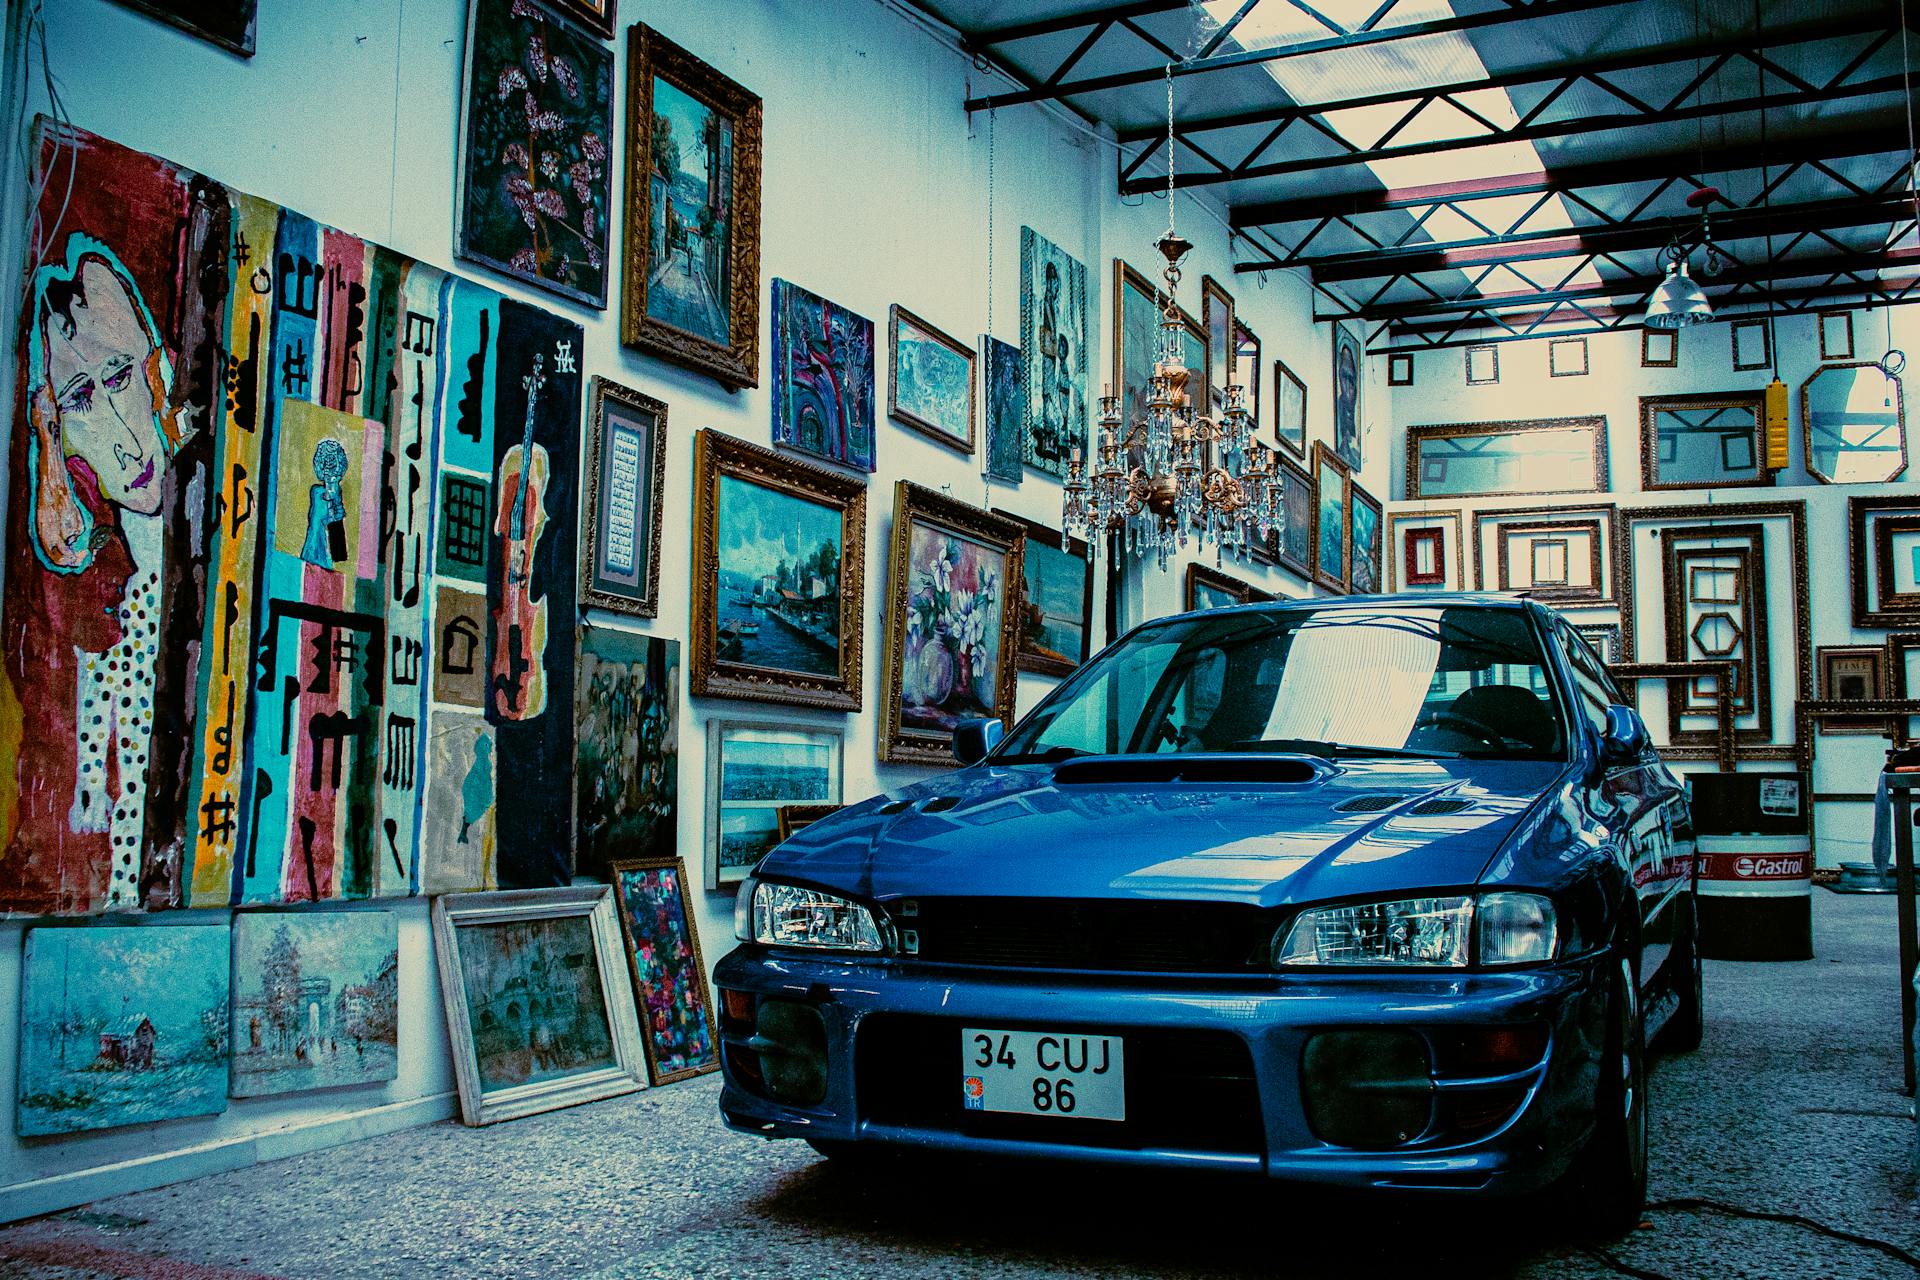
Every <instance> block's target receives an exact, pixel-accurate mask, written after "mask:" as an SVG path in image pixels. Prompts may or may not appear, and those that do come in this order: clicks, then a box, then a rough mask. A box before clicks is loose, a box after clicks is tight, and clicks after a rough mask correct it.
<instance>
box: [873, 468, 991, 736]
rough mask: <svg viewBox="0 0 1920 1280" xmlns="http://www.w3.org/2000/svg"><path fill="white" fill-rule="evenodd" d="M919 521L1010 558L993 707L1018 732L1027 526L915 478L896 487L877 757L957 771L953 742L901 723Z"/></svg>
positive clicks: (901, 482) (889, 563)
mask: <svg viewBox="0 0 1920 1280" xmlns="http://www.w3.org/2000/svg"><path fill="white" fill-rule="evenodd" d="M916 523H918V524H927V525H931V526H933V527H935V528H939V529H944V530H945V531H946V532H948V533H951V534H954V535H956V536H958V537H962V538H965V539H967V540H968V541H971V542H977V543H983V544H985V545H986V546H988V547H990V548H992V549H994V550H996V551H1000V552H1002V553H1003V554H1004V555H1005V556H1006V569H1005V575H1006V576H1005V581H1004V582H1003V583H1002V584H1001V605H1000V663H999V668H1000V669H999V670H998V671H997V672H995V681H994V706H995V708H996V709H997V710H998V711H999V713H1000V715H999V718H1000V721H1001V723H1002V724H1004V725H1006V726H1007V727H1008V728H1012V727H1013V696H1014V683H1015V670H1016V668H1017V666H1018V663H1019V651H1020V635H1019V632H1018V630H1017V629H1016V625H1015V623H1016V618H1015V614H1014V610H1013V608H1012V601H1013V600H1014V599H1015V598H1016V596H1015V594H1014V593H1015V592H1016V591H1017V590H1018V588H1017V586H1016V584H1017V583H1020V582H1023V581H1024V578H1023V577H1022V576H1021V575H1022V573H1023V556H1024V555H1025V552H1026V537H1027V534H1026V530H1025V528H1023V527H1022V526H1021V525H1019V524H1016V523H1015V522H1013V521H1012V520H1007V519H1004V518H1002V517H1000V516H997V515H994V514H993V513H992V512H989V511H982V510H981V509H980V508H978V507H973V506H968V505H967V504H966V503H964V502H960V501H958V500H957V499H954V498H949V497H947V496H946V495H945V494H943V493H936V492H935V491H934V490H932V489H925V488H922V487H921V486H919V485H917V484H914V483H913V482H912V481H911V480H901V481H898V482H897V483H895V485H894V487H893V546H892V553H891V555H890V556H889V558H888V573H887V660H886V663H887V664H886V671H885V673H884V675H883V677H882V684H881V689H882V692H881V699H882V702H883V703H884V704H885V705H884V714H885V719H884V721H883V723H882V725H881V731H880V742H879V756H880V759H881V760H882V761H883V762H884V763H887V764H926V765H942V766H946V767H949V768H951V767H952V766H953V765H954V764H955V763H956V761H955V760H954V758H953V751H952V743H951V740H950V739H949V738H948V737H947V736H944V735H936V734H933V733H930V732H928V731H926V730H922V729H906V728H902V727H901V723H900V695H901V677H902V675H903V674H904V671H905V667H906V655H907V601H908V599H909V588H910V586H911V584H910V583H909V582H908V580H907V579H908V575H909V573H910V572H911V570H912V559H913V529H914V526H915V524H916Z"/></svg>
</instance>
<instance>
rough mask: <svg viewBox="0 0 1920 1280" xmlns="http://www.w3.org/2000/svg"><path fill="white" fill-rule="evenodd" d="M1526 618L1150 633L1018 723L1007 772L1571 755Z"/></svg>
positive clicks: (1254, 614)
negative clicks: (1290, 759) (1261, 759)
mask: <svg viewBox="0 0 1920 1280" xmlns="http://www.w3.org/2000/svg"><path fill="white" fill-rule="evenodd" d="M1564 725H1565V721H1564V718H1563V717H1562V715H1561V710H1560V703H1559V698H1558V695H1557V694H1556V693H1555V691H1554V687H1553V683H1552V681H1551V680H1550V679H1549V677H1548V675H1547V670H1546V664H1545V662H1544V659H1543V657H1542V653H1541V648H1540V641H1539V640H1538V638H1537V637H1536V635H1535V632H1534V628H1533V627H1532V625H1531V624H1530V623H1529V621H1528V618H1527V615H1526V613H1525V612H1524V611H1523V610H1520V609H1512V608H1495V607H1488V606H1485V605H1445V606H1440V605H1436V606H1432V607H1420V606H1415V607H1399V606H1396V607H1393V608H1382V607H1373V606H1365V605H1338V606H1328V607H1323V608H1316V609H1300V608H1293V609H1273V610H1230V611H1222V612H1217V613H1203V614H1198V615H1189V616H1186V617H1180V618H1172V619H1169V620H1167V621H1165V622H1159V623H1150V624H1148V625H1146V626H1143V627H1141V628H1140V629H1138V630H1136V631H1134V632H1133V633H1132V634H1130V635H1129V636H1127V637H1126V638H1125V639H1124V640H1122V641H1121V642H1120V643H1119V644H1117V645H1115V646H1114V647H1113V648H1112V649H1110V650H1108V651H1107V652H1106V653H1104V654H1102V655H1101V656H1100V657H1099V658H1098V659H1096V660H1095V661H1093V662H1091V663H1089V664H1088V665H1087V666H1086V667H1085V668H1083V669H1082V670H1081V671H1080V672H1079V673H1078V674H1076V675H1075V676H1074V678H1073V679H1072V680H1070V681H1069V682H1068V683H1067V684H1065V685H1063V686H1062V687H1061V688H1060V689H1059V690H1058V691H1056V692H1055V693H1054V694H1053V696H1052V697H1050V698H1048V699H1047V701H1046V702H1044V703H1042V704H1041V706H1040V707H1039V708H1038V709H1037V710H1036V711H1035V712H1034V713H1033V714H1032V715H1031V716H1029V717H1028V718H1027V719H1026V720H1025V721H1024V722H1023V723H1022V724H1021V725H1020V726H1019V727H1018V728H1016V729H1015V730H1014V731H1013V733H1012V734H1011V735H1009V736H1008V738H1007V740H1006V741H1005V742H1003V743H1002V744H1001V745H1000V748H999V749H998V750H997V751H995V752H994V754H993V758H994V761H995V762H996V763H1001V764H1014V763H1020V762H1023V761H1035V760H1062V759H1067V758H1070V757H1072V756H1077V755H1152V754H1155V753H1160V752H1170V751H1212V752H1256V751H1287V752H1301V753H1304V754H1309V755H1319V756H1328V757H1333V756H1417V757H1427V758H1435V759H1446V758H1452V757H1461V756H1476V757H1514V758H1524V759H1529V760H1562V759H1565V758H1566V730H1565V727H1564Z"/></svg>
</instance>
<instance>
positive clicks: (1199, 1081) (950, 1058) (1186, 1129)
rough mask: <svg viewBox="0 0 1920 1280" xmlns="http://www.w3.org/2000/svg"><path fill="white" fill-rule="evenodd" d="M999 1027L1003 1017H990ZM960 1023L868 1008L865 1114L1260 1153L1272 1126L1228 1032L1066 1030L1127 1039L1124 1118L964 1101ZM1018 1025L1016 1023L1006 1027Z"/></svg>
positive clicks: (1017, 1135)
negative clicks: (976, 1107)
mask: <svg viewBox="0 0 1920 1280" xmlns="http://www.w3.org/2000/svg"><path fill="white" fill-rule="evenodd" d="M991 1021H992V1025H994V1026H995V1027H996V1028H998V1027H1003V1026H1005V1025H1006V1024H1005V1023H1002V1022H999V1021H997V1020H991ZM961 1025H962V1024H961V1023H960V1022H959V1021H958V1020H956V1019H953V1018H926V1017H919V1016H915V1015H908V1014H884V1013H879V1014H869V1015H868V1016H867V1017H865V1018H863V1019H861V1021H860V1026H859V1030H858V1031H857V1032H856V1033H855V1035H854V1072H855V1076H854V1087H855V1091H856V1092H855V1097H856V1100H857V1103H858V1105H859V1109H860V1115H861V1118H862V1119H863V1120H868V1121H872V1122H873V1123H876V1124H882V1125H900V1126H910V1127H913V1128H923V1129H939V1130H945V1131H948V1132H953V1133H962V1134H965V1135H967V1136H969V1137H979V1138H1001V1139H1007V1140H1011V1141H1017V1142H1066V1143H1074V1144H1077V1145H1081V1146H1091V1147H1116V1148H1127V1149H1135V1150H1139V1149H1162V1150H1179V1151H1213V1152H1225V1153H1229V1154H1253V1155H1261V1154H1264V1153H1265V1151H1266V1131H1265V1128H1264V1127H1263V1125H1262V1122H1261V1118H1260V1092H1259V1088H1258V1086H1257V1084H1256V1083H1255V1081H1254V1078H1253V1055H1252V1053H1251V1052H1249V1051H1248V1049H1247V1044H1246V1041H1244V1040H1242V1039H1241V1038H1240V1037H1238V1036H1236V1035H1233V1034H1231V1033H1228V1032H1225V1031H1202V1030H1188V1029H1179V1030H1161V1029H1151V1030H1136V1029H1127V1028H1121V1029H1118V1030H1116V1029H1114V1028H1104V1027H1084V1028H1063V1027H1060V1026H1058V1025H1057V1024H1048V1027H1047V1029H1048V1030H1050V1031H1059V1030H1074V1031H1083V1030H1084V1031H1086V1032H1089V1033H1091V1034H1098V1035H1115V1034H1118V1035H1120V1036H1122V1037H1123V1039H1124V1040H1125V1042H1126V1076H1127V1078H1126V1089H1127V1118H1126V1119H1125V1120H1122V1121H1111V1120H1075V1119H1071V1118H1068V1117H1059V1116H1019V1115H1002V1114H999V1113H997V1112H984V1111H968V1110H967V1109H966V1108H965V1106H964V1105H963V1104H962V1102H961V1090H960V1082H961V1070H960V1064H961V1052H960V1032H961ZM1009 1029H1011V1028H1009Z"/></svg>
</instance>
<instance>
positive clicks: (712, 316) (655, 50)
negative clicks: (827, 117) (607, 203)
mask: <svg viewBox="0 0 1920 1280" xmlns="http://www.w3.org/2000/svg"><path fill="white" fill-rule="evenodd" d="M626 93H627V156H626V178H627V185H626V199H627V244H626V254H625V261H624V270H623V273H622V286H623V290H622V310H621V318H620V340H621V341H622V342H624V343H626V344H627V345H628V346H630V347H633V348H635V349H637V350H640V351H644V352H647V353H648V354H649V355H655V356H659V357H660V358H662V359H664V360H670V361H672V362H674V363H675V364H679V365H683V366H685V367H686V368H689V369H693V370H695V371H696V372H699V373H704V374H707V375H708V376H709V377H712V378H713V379H715V380H716V381H718V382H719V383H720V384H721V385H722V386H725V387H731V388H735V389H738V388H741V387H757V386H759V385H760V99H759V98H758V97H756V96H755V95H754V94H752V93H749V92H748V91H747V90H746V89H745V88H744V87H742V86H741V85H739V84H737V83H735V82H734V81H732V80H730V79H728V78H727V77H726V76H724V75H721V74H720V73H719V72H718V71H716V70H714V69H713V68H712V67H710V66H708V65H707V64H706V63H704V62H702V61H701V60H700V59H699V58H696V57H694V56H693V55H692V54H691V53H688V52H687V51H686V50H685V49H682V48H681V47H680V46H679V45H677V44H675V43H673V42H672V41H671V40H668V39H667V38H666V37H664V36H662V35H661V34H660V33H659V32H658V31H654V30H652V29H651V28H649V27H646V26H643V25H641V24H639V23H635V24H634V25H633V26H632V27H631V28H629V30H628V32H627V79H626Z"/></svg>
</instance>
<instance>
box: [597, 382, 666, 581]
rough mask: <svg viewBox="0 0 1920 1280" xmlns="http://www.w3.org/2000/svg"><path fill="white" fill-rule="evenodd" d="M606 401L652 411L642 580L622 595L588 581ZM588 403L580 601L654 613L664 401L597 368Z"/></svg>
mask: <svg viewBox="0 0 1920 1280" xmlns="http://www.w3.org/2000/svg"><path fill="white" fill-rule="evenodd" d="M608 401H612V402H613V403H615V404H617V405H619V406H620V407H621V408H623V409H626V410H627V411H628V412H629V413H634V414H643V415H651V416H652V418H653V431H652V432H651V445H652V454H653V456H652V458H650V459H649V458H642V459H641V460H640V468H641V470H642V471H643V472H645V473H646V474H647V475H648V477H649V480H648V488H647V495H648V498H649V500H650V501H649V504H648V505H649V506H651V507H652V510H651V511H649V512H643V513H642V523H643V524H644V525H645V529H644V532H643V534H642V537H643V538H644V539H645V541H646V546H647V573H646V581H645V582H643V583H642V584H641V585H640V588H639V593H638V594H637V595H621V594H619V593H617V592H613V591H607V590H603V589H602V588H599V587H596V586H594V585H593V584H594V582H595V580H596V579H597V578H598V577H599V569H600V534H601V533H602V530H601V528H600V477H601V471H602V466H601V463H602V459H603V457H604V455H605V451H606V426H607V424H606V413H607V402H608ZM587 404H588V406H589V407H588V410H587V452H586V476H585V477H584V480H583V490H584V497H585V504H584V510H583V515H582V525H581V536H580V603H581V605H582V606H586V605H594V606H597V607H599V608H602V609H611V610H613V611H614V612H616V613H625V614H631V615H632V616H633V617H636V618H652V617H656V616H658V614H659V612H660V522H661V517H662V514H663V505H662V503H661V501H660V495H661V492H662V490H663V488H664V486H665V485H666V482H667V406H666V404H665V403H664V402H663V401H660V400H655V399H654V398H653V397H652V396H649V395H642V394H641V393H640V392H638V391H635V390H633V389H632V388H631V387H623V386H621V385H620V384H619V383H617V382H613V381H610V380H608V379H606V378H603V377H601V376H600V375H599V374H597V373H596V374H595V375H593V380H592V382H591V383H589V390H588V399H587Z"/></svg>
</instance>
